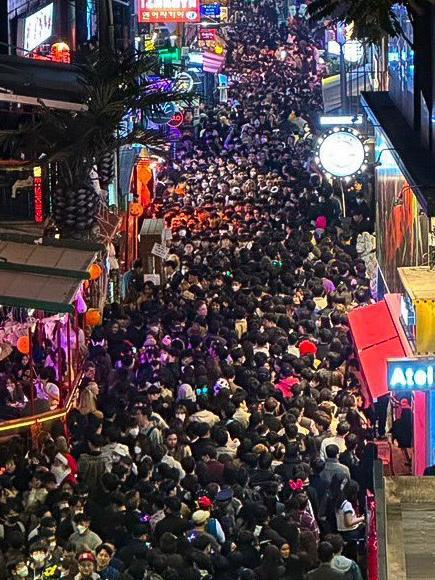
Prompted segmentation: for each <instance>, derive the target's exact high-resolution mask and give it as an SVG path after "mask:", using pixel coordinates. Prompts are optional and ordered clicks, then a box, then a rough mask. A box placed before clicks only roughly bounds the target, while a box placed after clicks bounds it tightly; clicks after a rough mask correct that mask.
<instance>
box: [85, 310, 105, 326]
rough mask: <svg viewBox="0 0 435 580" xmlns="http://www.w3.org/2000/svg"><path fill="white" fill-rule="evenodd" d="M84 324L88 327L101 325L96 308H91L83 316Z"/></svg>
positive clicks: (99, 315)
mask: <svg viewBox="0 0 435 580" xmlns="http://www.w3.org/2000/svg"><path fill="white" fill-rule="evenodd" d="M85 320H86V324H87V325H88V326H99V325H100V324H101V314H100V311H99V310H97V309H96V308H91V309H90V310H88V311H87V312H86V314H85Z"/></svg>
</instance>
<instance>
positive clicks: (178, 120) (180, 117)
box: [167, 111, 184, 127]
mask: <svg viewBox="0 0 435 580" xmlns="http://www.w3.org/2000/svg"><path fill="white" fill-rule="evenodd" d="M183 121H184V113H183V112H182V111H178V112H177V113H175V115H174V116H173V117H172V119H171V120H170V121H168V122H167V125H169V127H179V126H180V125H182V124H183Z"/></svg>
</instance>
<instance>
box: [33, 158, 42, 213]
mask: <svg viewBox="0 0 435 580" xmlns="http://www.w3.org/2000/svg"><path fill="white" fill-rule="evenodd" d="M33 203H34V208H35V210H34V216H35V222H36V223H38V224H40V223H42V222H43V221H44V207H43V201H42V169H41V167H39V166H38V167H34V168H33Z"/></svg>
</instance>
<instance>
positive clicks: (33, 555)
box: [24, 541, 48, 578]
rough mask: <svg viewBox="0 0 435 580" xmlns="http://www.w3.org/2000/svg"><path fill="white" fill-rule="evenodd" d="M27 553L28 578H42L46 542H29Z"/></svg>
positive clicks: (45, 556)
mask: <svg viewBox="0 0 435 580" xmlns="http://www.w3.org/2000/svg"><path fill="white" fill-rule="evenodd" d="M29 555H30V560H29V572H30V574H29V578H42V577H43V574H44V570H45V568H46V561H47V556H48V549H47V546H46V544H45V543H44V542H39V541H38V542H35V543H34V544H31V546H30V549H29ZM24 578H25V576H24Z"/></svg>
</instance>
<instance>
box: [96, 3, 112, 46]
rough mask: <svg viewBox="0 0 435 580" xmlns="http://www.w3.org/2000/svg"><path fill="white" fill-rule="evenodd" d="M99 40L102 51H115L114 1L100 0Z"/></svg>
mask: <svg viewBox="0 0 435 580" xmlns="http://www.w3.org/2000/svg"><path fill="white" fill-rule="evenodd" d="M98 28H99V31H98V38H99V41H100V49H103V50H114V49H115V26H114V23H113V5H112V0H98Z"/></svg>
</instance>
